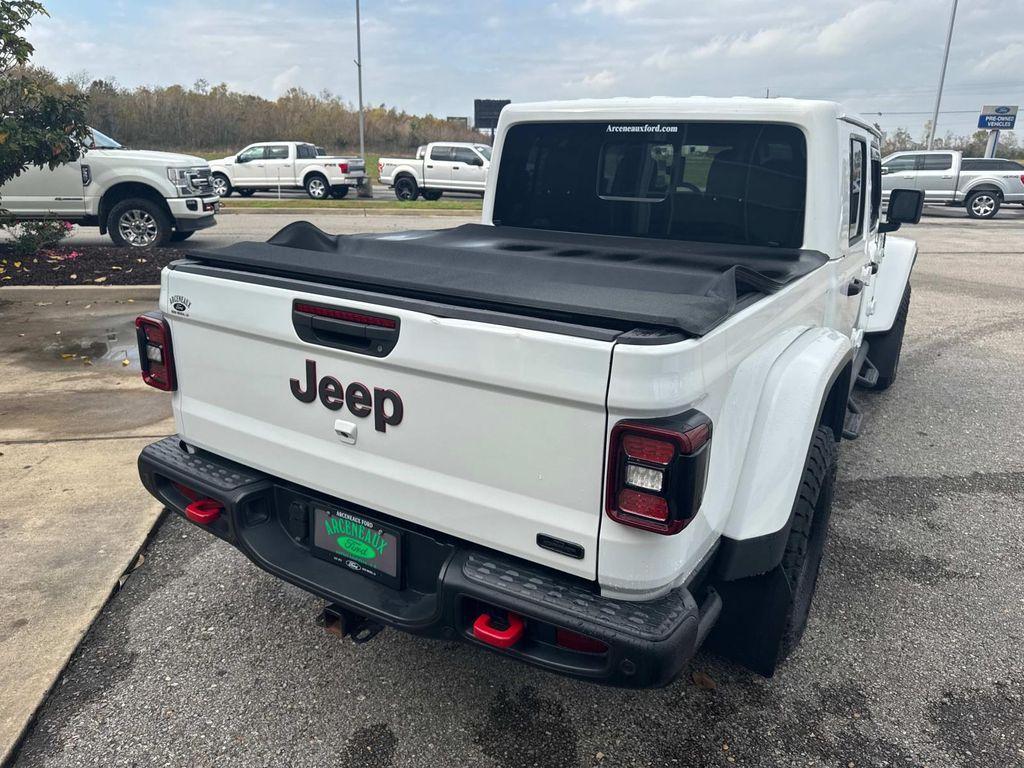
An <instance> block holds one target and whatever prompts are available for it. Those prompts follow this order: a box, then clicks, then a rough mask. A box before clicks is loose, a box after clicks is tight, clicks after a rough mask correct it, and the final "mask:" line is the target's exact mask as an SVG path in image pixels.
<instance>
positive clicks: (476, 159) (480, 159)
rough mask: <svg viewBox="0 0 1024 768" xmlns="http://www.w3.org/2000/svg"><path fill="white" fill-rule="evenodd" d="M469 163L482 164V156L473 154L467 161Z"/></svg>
mask: <svg viewBox="0 0 1024 768" xmlns="http://www.w3.org/2000/svg"><path fill="white" fill-rule="evenodd" d="M469 164H470V165H483V164H484V161H483V158H480V157H476V156H474V157H473V159H472V160H470V161H469Z"/></svg>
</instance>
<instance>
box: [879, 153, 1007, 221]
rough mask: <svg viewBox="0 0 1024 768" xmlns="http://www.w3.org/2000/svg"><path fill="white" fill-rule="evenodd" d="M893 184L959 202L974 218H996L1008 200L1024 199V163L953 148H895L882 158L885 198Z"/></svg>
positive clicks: (939, 201) (930, 200)
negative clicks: (965, 154)
mask: <svg viewBox="0 0 1024 768" xmlns="http://www.w3.org/2000/svg"><path fill="white" fill-rule="evenodd" d="M894 189H919V190H921V193H922V194H923V195H924V202H925V205H948V206H958V207H962V208H966V209H967V215H968V216H970V217H971V218H972V219H991V218H992V217H993V216H995V215H996V214H997V213H998V212H999V208H1000V206H1002V205H1003V204H1004V203H1021V204H1024V163H1020V162H1018V161H1016V160H1006V159H1003V158H998V157H963V156H962V154H961V153H960V152H958V151H955V150H951V149H941V150H939V149H933V150H929V151H918V152H895V153H893V154H891V155H887V156H886V157H884V158H882V199H883V201H885V200H887V199H888V197H889V193H890V192H892V190H894Z"/></svg>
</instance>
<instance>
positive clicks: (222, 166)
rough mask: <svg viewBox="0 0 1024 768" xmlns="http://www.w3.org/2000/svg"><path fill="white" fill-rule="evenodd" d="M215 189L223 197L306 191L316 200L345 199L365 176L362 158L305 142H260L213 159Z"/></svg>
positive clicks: (211, 163)
mask: <svg viewBox="0 0 1024 768" xmlns="http://www.w3.org/2000/svg"><path fill="white" fill-rule="evenodd" d="M210 169H211V170H212V171H213V179H212V181H213V187H214V189H215V190H217V194H219V195H220V196H221V197H229V196H230V195H231V193H232V192H237V193H238V194H239V195H241V196H242V197H250V196H252V195H253V194H255V193H256V192H259V191H267V190H276V189H278V188H280V189H305V190H306V194H307V195H309V196H310V197H311V198H313V199H314V200H325V199H326V198H328V197H333V198H335V199H337V200H340V199H341V198H343V197H345V195H347V194H348V191H349V189H351V188H352V187H354V186H357V185H359V184H360V183H361V182H362V179H363V178H364V177H365V176H366V167H365V164H364V162H363V159H362V158H361V157H333V156H331V155H323V154H319V153H318V152H317V147H316V145H315V144H307V143H306V142H302V141H261V142H258V143H256V144H250V145H249V146H247V147H246V148H245V149H243V150H242V151H241V152H239V153H238V154H237V155H230V156H228V157H224V158H221V159H220V160H211V161H210Z"/></svg>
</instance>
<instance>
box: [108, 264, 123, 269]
mask: <svg viewBox="0 0 1024 768" xmlns="http://www.w3.org/2000/svg"><path fill="white" fill-rule="evenodd" d="M110 268H111V269H121V268H120V267H119V266H117V265H116V264H112V265H111V267H110Z"/></svg>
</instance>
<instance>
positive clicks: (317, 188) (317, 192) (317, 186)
mask: <svg viewBox="0 0 1024 768" xmlns="http://www.w3.org/2000/svg"><path fill="white" fill-rule="evenodd" d="M309 194H310V195H312V196H313V197H323V196H324V183H323V182H322V181H320V179H313V180H312V181H311V182H309Z"/></svg>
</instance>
